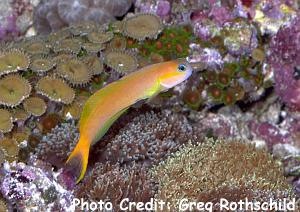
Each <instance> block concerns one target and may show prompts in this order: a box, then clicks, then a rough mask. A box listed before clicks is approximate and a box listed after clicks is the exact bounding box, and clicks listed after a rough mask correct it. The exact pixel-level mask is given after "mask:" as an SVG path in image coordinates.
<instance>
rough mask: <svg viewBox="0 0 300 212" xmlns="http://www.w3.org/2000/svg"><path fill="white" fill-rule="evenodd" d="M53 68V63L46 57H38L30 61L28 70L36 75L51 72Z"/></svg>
mask: <svg viewBox="0 0 300 212" xmlns="http://www.w3.org/2000/svg"><path fill="white" fill-rule="evenodd" d="M54 66H55V62H54V61H53V60H52V59H50V58H47V57H38V58H34V59H32V62H31V63H30V66H29V68H30V69H31V70H32V71H33V72H37V73H41V74H42V73H45V72H47V71H49V70H51V69H52V68H53V67H54Z"/></svg>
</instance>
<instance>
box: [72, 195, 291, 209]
mask: <svg viewBox="0 0 300 212" xmlns="http://www.w3.org/2000/svg"><path fill="white" fill-rule="evenodd" d="M73 207H74V209H75V208H76V209H79V210H82V211H96V210H104V211H105V210H107V211H111V210H118V211H157V210H162V211H165V210H169V211H170V210H171V209H172V208H173V207H172V205H171V203H170V202H165V201H163V200H159V199H154V198H151V199H150V200H149V201H148V202H134V201H131V200H130V199H129V198H124V199H122V200H121V202H120V204H119V205H113V203H112V202H109V201H104V200H101V201H98V202H94V201H88V200H85V199H83V198H81V199H77V198H75V199H74V200H73ZM214 209H220V210H221V211H296V199H295V198H293V199H285V198H283V199H276V200H274V199H269V200H268V201H265V202H259V201H249V200H248V199H247V198H245V199H241V200H239V201H237V202H232V201H228V200H227V199H225V198H221V199H220V200H219V202H215V203H213V202H201V201H197V202H195V201H191V200H189V199H181V200H179V201H178V203H177V205H176V211H209V212H212V211H213V210H214Z"/></svg>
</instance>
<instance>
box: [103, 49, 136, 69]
mask: <svg viewBox="0 0 300 212" xmlns="http://www.w3.org/2000/svg"><path fill="white" fill-rule="evenodd" d="M104 63H105V64H106V65H107V66H108V67H110V68H112V69H114V70H116V71H118V72H120V73H123V74H125V73H130V72H132V71H135V70H136V68H137V67H138V61H137V58H136V57H135V56H134V55H133V54H132V53H130V52H129V51H117V50H114V51H108V52H106V53H105V56H104Z"/></svg>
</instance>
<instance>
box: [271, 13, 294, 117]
mask: <svg viewBox="0 0 300 212" xmlns="http://www.w3.org/2000/svg"><path fill="white" fill-rule="evenodd" d="M287 35H288V36H287ZM269 63H270V65H271V67H272V69H273V71H274V78H275V91H276V93H277V95H279V96H280V98H281V100H282V101H283V102H284V103H285V104H286V105H287V106H288V107H290V108H291V109H294V110H297V111H300V18H299V15H298V18H295V19H294V20H293V21H292V22H291V23H290V24H288V25H287V26H285V27H283V28H282V29H280V30H279V32H278V33H277V35H276V36H275V37H274V38H273V39H272V41H271V45H270V53H269Z"/></svg>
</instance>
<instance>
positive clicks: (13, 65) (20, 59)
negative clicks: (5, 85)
mask: <svg viewBox="0 0 300 212" xmlns="http://www.w3.org/2000/svg"><path fill="white" fill-rule="evenodd" d="M29 63H30V59H29V57H28V56H27V55H26V54H25V53H24V52H22V51H20V50H18V49H11V50H8V51H7V52H2V53H1V54H0V76H2V75H4V74H9V73H13V72H18V71H19V70H26V69H27V68H28V66H29Z"/></svg>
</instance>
